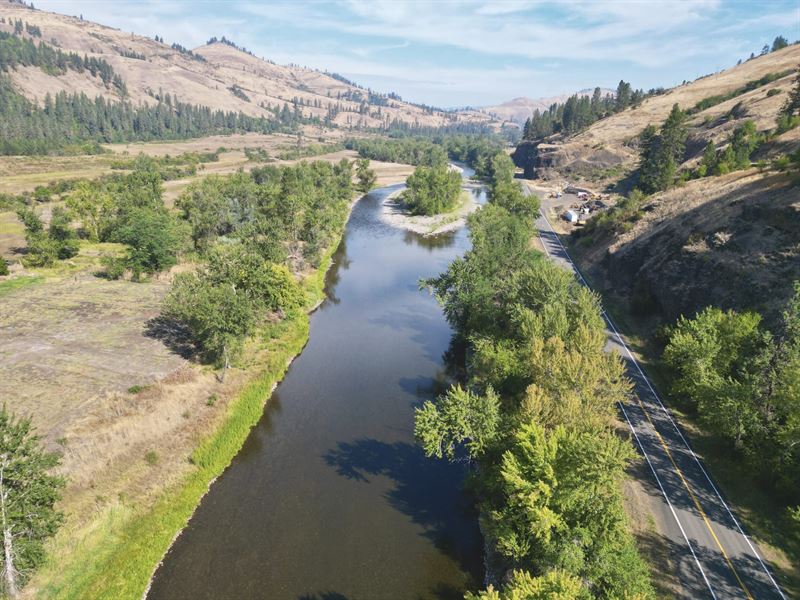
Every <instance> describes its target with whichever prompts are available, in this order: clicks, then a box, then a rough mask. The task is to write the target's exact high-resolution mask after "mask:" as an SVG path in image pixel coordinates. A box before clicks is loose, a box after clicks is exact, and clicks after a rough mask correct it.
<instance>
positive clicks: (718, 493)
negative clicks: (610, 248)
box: [539, 210, 788, 600]
mask: <svg viewBox="0 0 800 600" xmlns="http://www.w3.org/2000/svg"><path fill="white" fill-rule="evenodd" d="M539 214H541V215H542V218H543V219H544V220H545V221H546V222H547V224H548V226H549V227H550V230H551V231H550V232H551V233H552V234H553V237H554V238H555V239H556V242H558V245H559V246H560V247H561V250H562V251H563V252H564V255H565V256H566V257H567V259H569V262H570V264H571V265H572V267H573V268H574V269H575V272H576V273H577V274H578V277H580V279H581V282H583V285H585V286H586V287H587V288H589V289H590V290H591V289H592V288H591V286H589V284H588V283H587V282H586V280H585V279H584V278H583V274H582V273H581V272H580V269H578V266H577V265H576V264H575V261H573V260H572V257H571V256H570V255H569V252H567V249H566V248H565V247H564V244H562V243H561V240H560V239H559V237H558V234H557V233H556V232H555V229H553V224H552V223H550V220H549V219H548V218H547V215H545V214H544V212H543V211H541V210H540V211H539ZM540 237H541V236H540ZM542 247H543V248H545V252H546V253H547V254H548V256H549V252H547V247H546V246H545V244H544V242H542ZM603 317H604V318H605V320H606V322H607V323H608V324H609V325H610V326H611V329H613V330H614V334H615V335H616V336H617V340H619V343H620V345H622V347H623V348H625V351H626V352H627V353H628V356H629V357H630V359H631V361H632V362H633V364H634V365H635V366H636V369H637V370H638V371H639V374H640V375H641V376H642V379H643V380H644V382H645V383H646V384H647V387H648V388H649V389H650V392H651V393H652V394H653V397H654V398H655V399H656V401H657V402H658V404H659V406H660V407H661V410H662V411H664V414H665V415H666V416H667V418H668V419H669V421H670V423H672V426H673V427H674V428H675V431H676V432H678V435H679V436H680V438H681V440H682V441H683V443H684V445H685V446H686V448H687V449H688V450H689V452H690V453H691V455H692V458H693V459H694V461H695V462H696V463H697V466H698V467H700V470H701V471H702V472H703V475H705V478H706V480H707V481H708V483H709V484H710V485H711V488H712V489H713V490H714V493H715V494H716V495H717V498H719V501H720V502H721V503H722V506H724V507H725V511H726V512H727V513H728V516H730V518H731V520H732V521H733V523H734V524H735V525H736V528H737V529H738V530H739V533H740V534H741V535H742V537H743V538H744V540H745V541H746V542H747V545H748V546H749V547H750V550H752V551H753V554H754V555H755V557H756V558H757V559H758V563H759V564H760V565H761V568H762V569H763V570H764V572H765V573H766V574H767V577H768V578H769V580H770V581H771V582H772V585H773V586H774V587H775V589H776V590H777V591H778V594H779V595H780V597H781V598H782V599H783V600H788V599H787V598H786V596H785V595H784V593H783V590H781V587H780V586H779V585H778V582H777V581H775V579H774V578H773V577H772V573H771V572H770V570H769V568H768V567H767V565H766V564H764V561H763V560H762V559H761V556H760V555H759V553H758V550H756V549H755V546H753V543H752V542H751V541H750V538H749V537H748V536H747V534H746V533H745V532H744V530H743V529H742V526H741V525H740V524H739V521H738V520H737V519H736V517H735V516H734V515H733V512H732V511H731V509H730V507H728V504H727V503H726V502H725V500H724V499H723V498H722V494H720V492H719V490H718V489H717V486H716V485H714V482H713V481H712V480H711V477H710V476H709V474H708V472H707V471H706V470H705V468H704V467H703V464H702V463H701V462H700V459H699V458H698V457H697V455H696V454H695V452H694V449H693V448H692V447H691V446H690V445H689V442H688V441H687V440H686V438H685V437H684V435H683V432H682V431H681V430H680V428H679V427H678V425H677V423H675V420H674V419H673V418H672V415H671V414H670V412H669V411H668V410H667V408H666V406H664V403H663V402H661V398H660V397H659V395H658V394H657V393H656V391H655V390H654V389H653V386H652V385H650V380H649V379H648V378H647V376H646V375H645V374H644V371H642V368H641V367H640V366H639V362H638V361H637V360H636V358H635V357H634V356H633V354H632V353H631V351H630V349H629V348H628V345H627V344H626V343H625V342H624V341H623V339H622V336H620V334H619V332H618V331H617V328H616V327H614V323H612V321H611V318H610V317H609V316H608V313H606V311H605V310H604V309H603Z"/></svg>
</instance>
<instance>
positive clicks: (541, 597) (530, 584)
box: [465, 570, 584, 600]
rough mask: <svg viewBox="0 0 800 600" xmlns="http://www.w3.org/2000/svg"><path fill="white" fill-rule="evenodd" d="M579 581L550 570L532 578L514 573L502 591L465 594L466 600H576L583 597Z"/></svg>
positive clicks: (571, 576)
mask: <svg viewBox="0 0 800 600" xmlns="http://www.w3.org/2000/svg"><path fill="white" fill-rule="evenodd" d="M583 592H584V590H583V586H582V585H581V580H580V579H578V578H577V577H575V576H573V575H570V574H569V573H567V572H566V571H560V570H552V571H548V572H547V573H545V574H544V575H541V576H539V577H534V576H532V575H531V574H530V573H528V572H526V571H514V572H513V573H512V574H511V577H510V579H509V581H508V582H507V583H506V584H505V585H504V586H503V588H502V591H496V590H495V589H494V587H493V586H491V585H490V586H489V588H488V589H487V590H486V591H485V592H480V593H478V594H473V593H469V592H468V593H467V595H466V596H465V598H466V600H578V599H579V598H582V597H583V595H584V594H583Z"/></svg>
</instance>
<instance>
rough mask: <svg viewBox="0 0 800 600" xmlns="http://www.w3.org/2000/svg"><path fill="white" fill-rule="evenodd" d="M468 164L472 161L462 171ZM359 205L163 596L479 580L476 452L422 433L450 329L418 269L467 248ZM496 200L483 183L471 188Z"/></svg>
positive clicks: (155, 591) (341, 594) (268, 595)
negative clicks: (467, 466)
mask: <svg viewBox="0 0 800 600" xmlns="http://www.w3.org/2000/svg"><path fill="white" fill-rule="evenodd" d="M470 174H471V172H470V171H469V170H466V172H465V176H469V175H470ZM397 189H398V186H389V187H386V188H381V189H378V190H374V191H372V192H370V193H369V194H368V195H366V196H365V197H364V198H362V199H361V200H360V201H359V202H358V203H357V204H356V206H355V207H354V209H353V212H352V215H351V217H350V220H349V221H348V224H347V228H346V231H345V235H344V236H343V239H342V242H341V244H340V247H339V249H338V250H337V252H336V254H335V256H334V262H333V265H332V267H331V269H330V271H329V273H328V277H327V280H326V294H327V299H326V300H325V301H324V302H323V304H322V305H321V306H320V307H319V308H318V309H317V311H316V312H315V313H314V314H313V315H312V317H311V328H310V336H309V341H308V344H307V346H306V348H305V349H304V350H303V352H302V354H301V355H300V356H299V357H298V358H297V359H296V360H295V361H294V363H293V364H292V365H291V367H290V368H289V370H288V372H287V374H286V377H285V378H284V380H283V381H282V382H281V383H280V385H279V386H278V387H277V389H276V390H275V392H274V393H273V395H272V397H271V398H270V399H269V401H268V402H267V404H266V407H265V410H264V416H263V417H262V419H261V420H260V422H259V423H258V425H257V426H256V427H255V428H254V429H253V430H252V432H251V433H250V435H249V437H248V439H247V441H246V442H245V444H244V446H243V447H242V449H241V451H240V452H239V454H238V455H237V456H236V458H235V459H234V460H233V462H232V464H231V465H230V467H228V469H227V470H226V471H225V472H224V473H223V474H222V475H221V476H220V477H219V478H218V479H217V480H216V481H215V482H214V484H213V485H212V486H211V489H210V490H209V492H208V494H207V495H206V496H205V497H204V498H203V500H202V502H201V503H200V505H199V506H198V508H197V511H196V512H195V514H194V516H193V517H192V519H191V521H190V522H189V525H188V527H187V528H186V529H185V530H184V531H183V533H182V534H181V535H180V536H179V537H178V539H177V540H176V541H175V543H174V544H173V546H172V548H171V549H170V551H169V552H168V553H167V555H166V557H165V558H164V561H163V564H162V565H161V567H159V569H158V570H157V572H156V574H155V577H154V579H153V582H152V586H151V589H150V592H149V594H148V598H149V599H150V600H178V599H192V600H198V599H204V598H209V599H211V598H213V599H215V600H222V599H231V600H234V599H235V600H239V599H242V600H245V599H250V598H264V599H269V600H284V599H286V600H383V599H386V600H406V599H407V600H421V599H439V600H442V599H450V598H454V599H455V598H462V597H463V593H464V591H465V590H467V589H475V588H476V587H478V586H479V585H480V583H481V580H482V575H483V564H482V541H481V537H480V534H479V531H478V526H477V515H476V513H475V511H474V510H473V509H472V507H471V501H470V498H469V497H468V496H467V495H466V494H465V493H464V492H463V491H462V482H463V478H464V474H465V471H464V467H463V466H462V465H451V464H448V463H446V462H444V461H437V460H429V459H427V458H425V456H424V455H423V453H422V452H421V451H420V449H419V448H418V447H417V446H416V445H415V443H414V436H413V425H414V423H413V418H414V407H416V406H418V405H419V404H420V403H421V402H423V401H424V400H425V399H428V398H432V397H434V396H435V395H436V394H437V393H439V392H440V391H441V390H442V389H443V387H444V386H445V385H446V383H447V381H448V376H447V375H446V373H445V366H444V359H443V355H444V353H445V352H446V351H447V350H448V347H449V345H450V341H451V335H452V331H451V329H450V327H449V326H448V324H447V322H446V321H445V319H444V316H443V314H442V310H441V308H440V307H439V306H438V305H437V303H436V301H435V300H434V299H433V298H432V297H431V296H430V295H429V294H428V293H427V292H425V291H420V290H419V289H418V281H419V279H420V278H423V277H429V276H433V275H436V274H438V273H440V272H442V271H443V270H444V269H445V268H446V267H447V265H448V264H449V263H450V261H452V260H453V259H454V258H455V257H457V256H459V255H461V254H463V253H464V252H465V251H466V250H467V249H468V248H469V240H468V238H467V235H466V230H465V228H462V229H460V230H458V231H456V232H452V233H449V234H443V235H441V236H436V237H433V238H423V237H421V236H418V235H416V234H413V233H410V232H406V231H403V230H400V229H396V228H393V227H391V226H389V225H385V224H384V223H382V222H381V220H380V211H381V205H382V202H383V200H384V199H385V198H386V196H387V195H388V194H390V193H392V192H393V191H396V190H397ZM473 193H474V194H476V195H478V200H479V201H483V199H484V198H483V192H482V191H474V192H473Z"/></svg>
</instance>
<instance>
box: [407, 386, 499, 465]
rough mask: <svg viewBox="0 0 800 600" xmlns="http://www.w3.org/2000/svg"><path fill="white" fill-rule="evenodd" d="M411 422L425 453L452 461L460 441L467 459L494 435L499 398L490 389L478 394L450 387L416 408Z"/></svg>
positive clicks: (490, 441)
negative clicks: (414, 423)
mask: <svg viewBox="0 0 800 600" xmlns="http://www.w3.org/2000/svg"><path fill="white" fill-rule="evenodd" d="M415 421H416V425H415V433H416V436H417V439H418V441H419V442H420V445H421V446H422V448H423V450H425V453H426V454H427V455H428V456H435V457H437V458H443V457H447V458H449V459H451V460H452V459H453V458H454V457H455V453H456V449H457V447H458V446H459V445H461V444H463V445H464V446H465V447H466V449H467V452H468V454H469V457H470V458H473V459H474V458H478V457H480V456H481V455H482V454H483V453H484V452H485V451H486V449H487V448H488V447H489V446H490V444H491V443H492V442H493V441H494V440H495V438H496V437H497V435H498V432H499V425H500V399H499V398H498V397H497V395H496V394H495V393H494V391H493V390H492V389H491V388H489V389H488V390H487V391H486V393H485V394H483V395H478V394H474V393H472V392H470V391H469V390H465V389H463V388H462V387H461V386H454V387H451V388H450V389H449V390H448V391H447V393H446V394H445V395H443V396H441V397H440V398H439V399H438V400H437V401H436V402H435V403H434V402H430V401H428V402H425V404H424V405H423V406H422V407H421V408H418V409H417V410H416V415H415Z"/></svg>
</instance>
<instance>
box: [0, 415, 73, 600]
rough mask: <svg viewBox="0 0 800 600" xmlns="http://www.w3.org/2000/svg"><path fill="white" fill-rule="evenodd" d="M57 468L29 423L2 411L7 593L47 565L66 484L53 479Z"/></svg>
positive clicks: (0, 476) (0, 510)
mask: <svg viewBox="0 0 800 600" xmlns="http://www.w3.org/2000/svg"><path fill="white" fill-rule="evenodd" d="M58 464H59V459H58V457H57V455H55V454H51V453H48V452H46V451H45V450H44V449H43V447H42V445H41V443H40V441H39V438H38V437H37V436H36V435H35V434H34V432H33V429H32V427H31V422H30V420H29V419H17V418H15V417H14V416H13V415H11V414H10V413H9V412H8V410H7V409H6V408H5V406H4V407H2V408H1V409H0V525H2V529H3V532H2V534H3V555H2V558H1V559H0V560H2V569H3V591H4V592H5V593H6V594H7V595H8V596H9V597H11V598H16V597H18V594H19V588H20V587H21V586H22V585H23V584H24V583H25V581H27V579H28V578H29V577H30V574H31V572H32V571H33V570H34V569H35V568H36V567H38V566H39V565H41V564H42V562H44V543H45V541H46V540H47V539H48V538H50V537H52V536H53V535H54V534H55V533H56V531H57V529H58V527H59V525H60V524H61V521H62V515H61V513H60V512H58V511H57V510H56V508H55V505H56V502H58V500H59V498H60V493H61V489H62V488H63V486H64V481H63V479H61V478H60V477H56V476H53V475H51V474H50V473H51V472H52V470H53V469H54V468H55V467H57V466H58Z"/></svg>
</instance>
